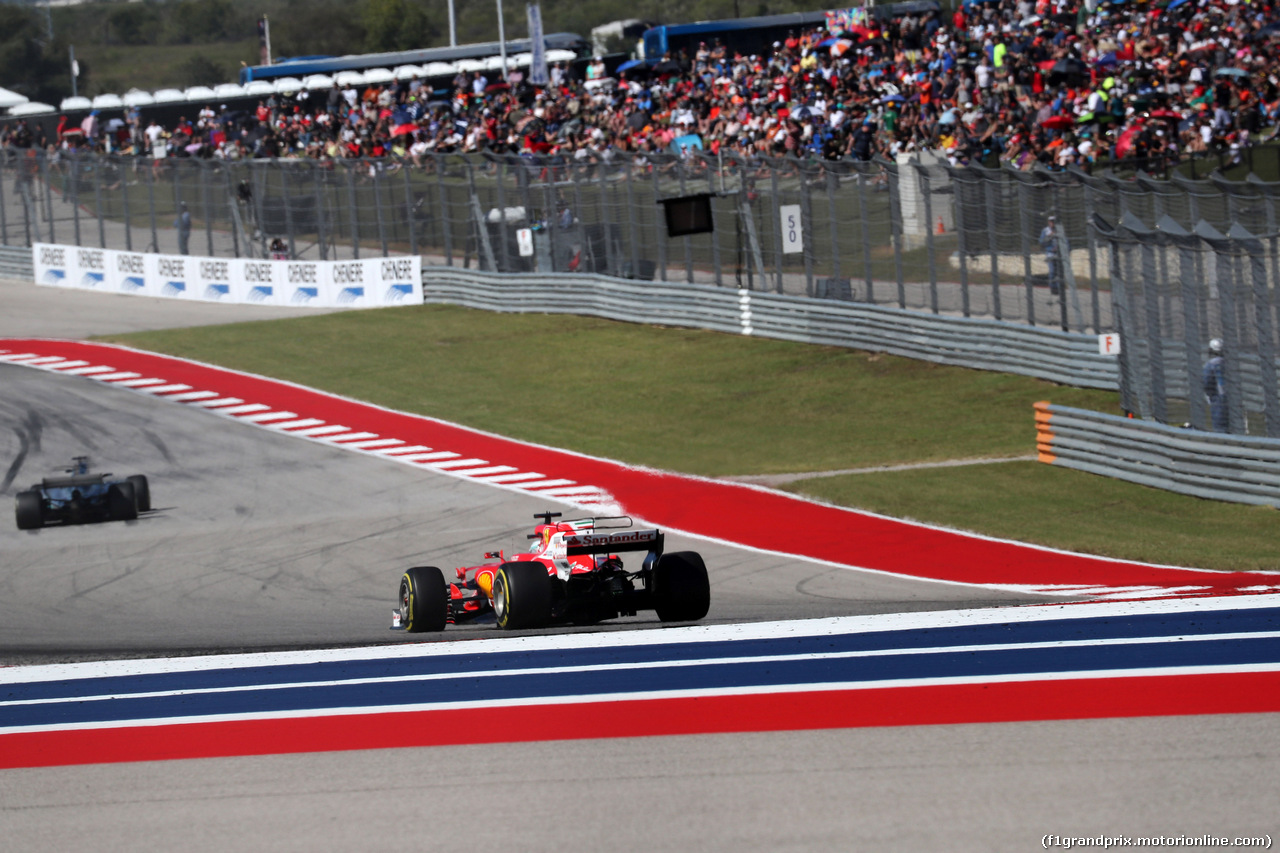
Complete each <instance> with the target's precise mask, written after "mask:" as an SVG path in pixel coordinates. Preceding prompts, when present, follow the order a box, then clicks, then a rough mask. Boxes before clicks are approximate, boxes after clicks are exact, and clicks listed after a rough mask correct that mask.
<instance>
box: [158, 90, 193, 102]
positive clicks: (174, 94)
mask: <svg viewBox="0 0 1280 853" xmlns="http://www.w3.org/2000/svg"><path fill="white" fill-rule="evenodd" d="M151 97H152V98H154V99H155V102H156V103H157V104H179V103H182V102H183V101H185V100H186V99H187V96H186V95H185V94H184V93H183V91H182V90H181V89H157V90H156V93H155V94H154V95H152V96H151Z"/></svg>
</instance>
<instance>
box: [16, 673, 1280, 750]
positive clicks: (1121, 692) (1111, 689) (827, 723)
mask: <svg viewBox="0 0 1280 853" xmlns="http://www.w3.org/2000/svg"><path fill="white" fill-rule="evenodd" d="M1275 711H1280V673H1277V672H1257V673H1215V674H1204V675H1169V676H1141V677H1132V678H1124V677H1121V678H1082V679H1069V680H1061V681H1057V680H1055V681H1024V682H997V683H990V684H959V685H929V686H924V687H887V688H869V689H862V690H827V691H812V692H804V693H771V694H755V695H734V696H704V697H694V698H683V697H682V698H672V699H642V700H625V701H619V702H583V703H577V704H557V705H521V706H505V707H498V708H464V709H450V710H440V711H402V712H388V713H378V714H351V715H342V716H328V717H307V718H292V719H268V720H235V721H225V722H209V723H183V724H174V725H158V726H141V727H129V728H117V729H77V730H72V731H60V732H30V733H18V734H11V735H3V736H0V769H8V768H15V767H55V766H63V765H72V764H107V763H116V762H126V761H162V760H173V759H187V758H216V757H227V756H237V755H279V754H286V753H298V752H337V751H344V750H355V749H389V748H403V747H412V746H453V745H463V744H480V743H520V742H534V741H549V740H591V739H597V738H616V737H641V736H658V735H691V734H715V733H736V732H769V731H807V730H815V729H846V728H865V727H875V726H921V725H943V724H957V723H1003V722H1025V721H1031V720H1080V719H1098V718H1104V717H1149V716H1150V717H1159V716H1183V715H1198V714H1248V713H1266V712H1275ZM566 720H569V721H572V722H571V723H566Z"/></svg>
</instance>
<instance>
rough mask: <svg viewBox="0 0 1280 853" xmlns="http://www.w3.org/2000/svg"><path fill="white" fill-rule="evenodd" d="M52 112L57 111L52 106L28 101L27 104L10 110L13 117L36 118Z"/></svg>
mask: <svg viewBox="0 0 1280 853" xmlns="http://www.w3.org/2000/svg"><path fill="white" fill-rule="evenodd" d="M52 112H56V110H54V108H53V107H52V106H51V105H50V104H42V103H40V102H39V101H27V102H26V103H25V104H18V105H17V106H16V107H10V109H9V115H11V116H36V115H44V114H45V113H52Z"/></svg>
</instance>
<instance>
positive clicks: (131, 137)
mask: <svg viewBox="0 0 1280 853" xmlns="http://www.w3.org/2000/svg"><path fill="white" fill-rule="evenodd" d="M1277 12H1278V7H1277V2H1276V0H1253V2H1244V0H1168V2H1146V3H1140V2H1137V0H1128V2H1116V3H1100V2H1098V0H1087V2H1078V0H992V2H983V3H974V4H971V5H963V6H960V7H958V8H957V9H956V10H955V11H954V12H939V13H928V14H924V15H915V16H910V15H909V16H905V17H900V18H897V19H893V20H889V21H884V22H879V23H877V22H876V21H875V20H874V19H871V20H869V21H868V22H867V23H866V24H865V25H861V24H859V25H854V26H853V27H852V29H849V30H842V31H840V32H829V31H826V30H824V29H814V30H810V31H799V32H793V33H791V34H789V35H788V36H787V37H786V38H785V39H784V40H781V41H778V42H775V43H774V44H773V46H772V50H770V51H768V52H766V53H765V54H761V55H744V54H742V53H739V52H736V51H734V50H732V49H730V48H727V47H726V46H725V45H724V44H722V43H720V42H719V41H716V40H711V41H710V43H704V44H702V45H700V46H699V47H698V48H697V49H696V51H694V52H693V54H692V55H685V54H683V53H682V54H679V55H675V56H666V57H663V58H662V61H661V62H659V63H658V64H657V65H656V67H655V66H653V65H652V64H651V65H650V66H647V67H644V66H642V67H635V68H632V69H629V70H627V71H622V72H615V73H613V74H610V73H609V72H608V71H607V70H606V67H605V64H604V63H603V62H602V61H601V60H600V59H599V57H597V58H596V59H594V60H593V61H591V62H590V63H589V64H587V65H586V67H585V69H584V70H583V73H582V74H581V75H579V74H577V73H575V71H574V70H573V69H572V68H571V67H570V66H567V65H565V64H557V65H555V66H554V67H553V68H552V69H551V81H550V84H549V85H547V86H545V87H533V86H530V85H529V84H528V82H527V80H526V79H525V75H524V73H523V71H522V70H513V71H512V72H511V73H510V75H509V76H508V77H507V79H498V75H493V74H491V75H489V76H486V75H484V74H481V73H479V72H475V73H471V74H462V73H460V74H459V75H458V76H457V77H456V78H455V79H453V80H452V81H422V80H418V79H406V80H400V81H397V82H394V83H390V84H387V85H373V86H368V87H363V88H361V89H355V88H346V89H341V88H338V87H334V88H333V89H332V90H330V91H327V92H326V91H323V90H322V91H319V92H310V93H307V92H302V93H298V94H296V95H292V96H278V97H273V98H271V99H267V100H263V101H261V102H259V103H258V104H257V106H256V109H255V110H253V111H252V112H250V113H246V112H243V111H241V112H237V111H232V110H228V109H227V108H226V107H225V106H223V107H222V108H221V109H215V108H214V106H213V105H208V106H206V107H204V108H203V109H201V110H200V111H199V113H198V114H196V115H193V116H191V117H190V118H187V117H183V118H182V119H181V120H180V121H178V122H177V123H176V124H175V125H173V126H169V127H162V126H161V125H160V124H158V123H157V122H156V121H146V120H144V118H143V117H142V116H141V115H140V114H139V113H138V112H136V111H134V112H132V113H125V114H124V115H121V116H119V117H117V118H108V117H107V116H92V117H90V118H89V119H86V122H85V125H82V126H80V127H71V128H67V127H65V126H64V127H60V128H59V137H58V140H57V141H54V140H47V143H48V144H49V145H51V146H59V145H60V146H62V147H76V146H91V147H95V148H97V149H99V150H107V151H117V152H123V153H132V154H138V155H145V156H149V157H152V158H161V157H187V156H194V157H216V158H225V159H239V158H249V157H263V158H276V157H309V158H316V159H321V160H324V159H332V158H356V157H363V158H384V157H393V158H397V159H398V160H399V161H400V162H403V163H409V164H414V165H425V164H427V163H429V160H430V158H429V156H428V155H430V154H433V153H454V152H484V151H488V152H495V153H509V154H521V155H537V156H542V157H551V158H562V159H563V160H566V161H581V160H591V161H596V160H608V159H609V158H611V157H613V156H615V154H616V153H617V152H632V153H634V154H636V155H638V156H641V157H652V156H654V155H655V154H657V153H658V152H662V153H665V154H676V155H679V154H680V153H681V152H682V151H686V150H688V149H689V148H698V149H701V150H703V151H705V152H710V153H712V154H717V155H718V154H725V155H731V154H732V155H738V156H740V157H744V158H748V159H749V158H755V157H765V156H785V155H795V156H797V157H801V158H806V157H807V158H823V159H827V160H838V159H845V158H851V159H858V160H868V159H871V158H872V157H875V156H877V155H883V156H887V157H890V158H892V157H894V156H895V155H898V154H902V153H909V152H915V151H924V150H928V151H935V152H943V153H944V155H945V156H946V157H947V158H948V159H949V160H950V161H951V162H952V163H955V164H965V163H972V162H983V163H985V164H987V165H995V164H996V162H998V161H999V162H1004V163H1008V164H1011V165H1012V166H1014V167H1016V168H1021V169H1028V168H1031V167H1032V166H1034V165H1036V164H1037V163H1039V164H1042V165H1044V166H1047V167H1050V168H1065V167H1069V166H1079V167H1082V168H1085V169H1088V168H1089V167H1090V166H1091V165H1092V164H1093V163H1095V162H1097V161H1098V160H1099V159H1109V160H1125V159H1135V160H1139V161H1142V162H1150V161H1153V160H1154V161H1176V160H1179V159H1183V158H1186V157H1189V156H1196V155H1203V154H1206V153H1212V152H1228V153H1230V152H1233V151H1238V150H1239V149H1240V148H1242V147H1244V146H1247V145H1250V144H1256V143H1257V142H1259V141H1262V140H1264V139H1266V138H1268V137H1269V135H1270V134H1271V133H1272V132H1273V131H1274V129H1275V127H1276V125H1277V122H1278V121H1280V40H1277V39H1280V18H1277V17H1276V16H1277ZM104 120H105V123H102V124H99V122H102V121H104ZM24 132H25V133H26V134H27V137H28V139H27V142H26V144H28V145H38V144H40V142H41V140H38V139H36V140H32V139H30V138H29V137H30V136H31V133H30V131H27V130H25V128H24V127H21V126H13V127H10V128H8V129H7V130H6V135H7V137H8V138H7V139H6V140H5V141H6V142H9V143H10V144H14V143H18V144H21V140H19V139H18V137H19V136H20V134H21V133H24Z"/></svg>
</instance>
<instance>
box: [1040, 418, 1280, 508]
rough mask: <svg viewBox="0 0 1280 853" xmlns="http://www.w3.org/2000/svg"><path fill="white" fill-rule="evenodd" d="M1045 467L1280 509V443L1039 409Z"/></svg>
mask: <svg viewBox="0 0 1280 853" xmlns="http://www.w3.org/2000/svg"><path fill="white" fill-rule="evenodd" d="M1036 445H1037V449H1038V450H1039V454H1040V460H1041V461H1042V462H1048V463H1050V464H1054V465H1061V466H1063V467H1065V468H1074V469H1076V470H1078V471H1086V472H1088V473H1091V474H1101V475H1103V476H1106V477H1116V478H1118V479H1121V480H1127V481H1129V482H1131V483H1139V484H1141V485H1144V486H1151V487H1153V488H1158V489H1166V490H1168V491H1172V492H1178V493H1180V494H1184V495H1193V496H1195V497H1199V498H1209V499H1212V500H1220V501H1231V502H1233V503H1244V504H1257V505H1267V506H1280V440H1277V439H1274V438H1262V437H1253V436H1239V435H1232V436H1226V435H1216V434H1214V433H1206V432H1201V431H1198V430H1189V429H1180V428H1177V427H1171V426H1166V425H1164V424H1158V423H1154V422H1152V421H1143V420H1138V419H1135V418H1123V417H1119V416H1117V415H1106V414H1101V413H1099V412H1091V411H1088V410H1085V409H1073V408H1069V407H1066V406H1054V405H1050V404H1048V403H1037V404H1036Z"/></svg>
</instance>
